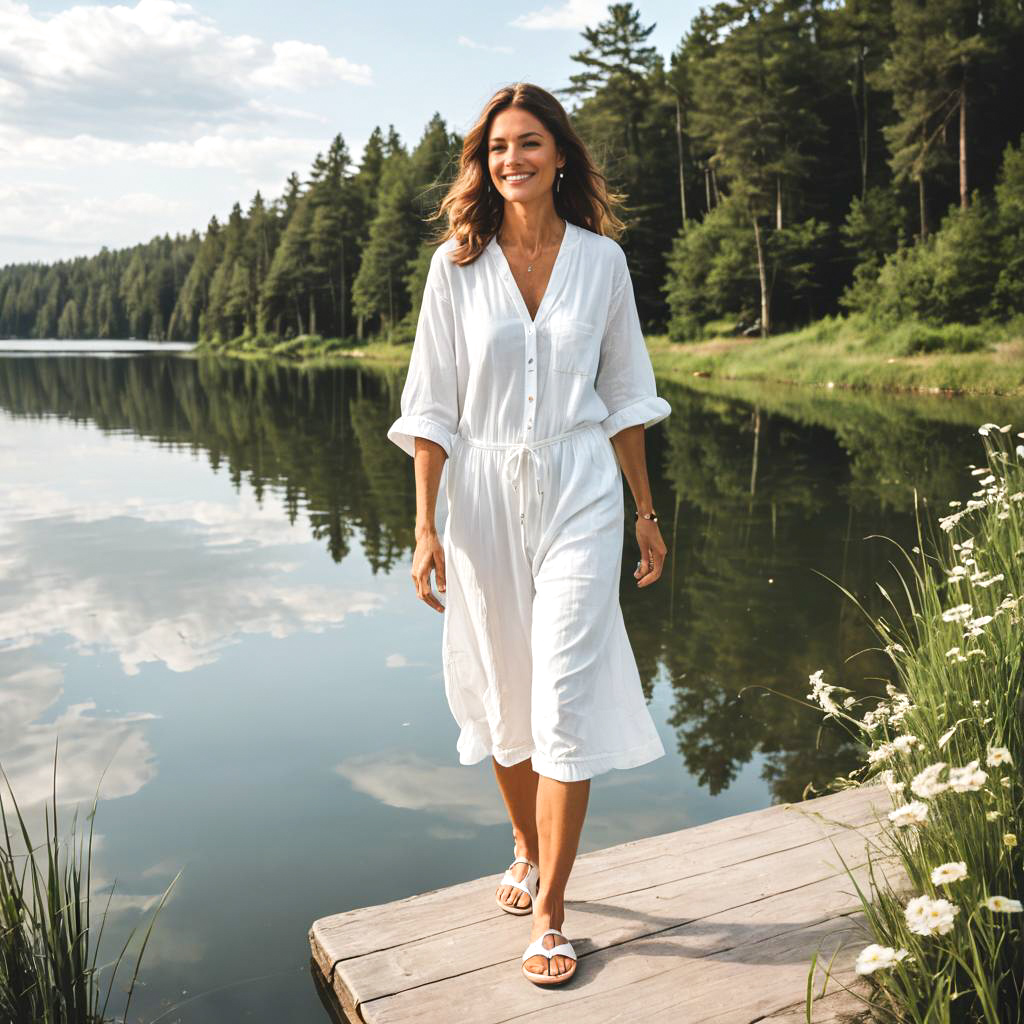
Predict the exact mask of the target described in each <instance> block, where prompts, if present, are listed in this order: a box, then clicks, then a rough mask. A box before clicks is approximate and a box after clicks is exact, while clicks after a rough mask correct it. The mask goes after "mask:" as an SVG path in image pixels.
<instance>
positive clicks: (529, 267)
mask: <svg viewBox="0 0 1024 1024" xmlns="http://www.w3.org/2000/svg"><path fill="white" fill-rule="evenodd" d="M526 272H527V273H528V274H531V273H533V264H532V263H530V264H527V267H526Z"/></svg>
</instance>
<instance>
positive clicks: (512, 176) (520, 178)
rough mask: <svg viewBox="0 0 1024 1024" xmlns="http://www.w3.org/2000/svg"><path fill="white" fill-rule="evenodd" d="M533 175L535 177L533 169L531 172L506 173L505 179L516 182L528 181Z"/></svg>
mask: <svg viewBox="0 0 1024 1024" xmlns="http://www.w3.org/2000/svg"><path fill="white" fill-rule="evenodd" d="M532 177H533V172H532V171H531V172H530V173H529V174H506V175H505V180H506V181H511V182H513V183H515V182H517V181H526V179H527V178H532Z"/></svg>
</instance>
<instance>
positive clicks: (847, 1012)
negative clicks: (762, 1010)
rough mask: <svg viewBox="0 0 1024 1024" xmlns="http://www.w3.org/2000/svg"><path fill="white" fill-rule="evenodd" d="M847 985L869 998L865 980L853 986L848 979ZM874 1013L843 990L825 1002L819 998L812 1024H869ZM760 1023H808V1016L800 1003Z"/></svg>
mask: <svg viewBox="0 0 1024 1024" xmlns="http://www.w3.org/2000/svg"><path fill="white" fill-rule="evenodd" d="M843 984H844V985H845V986H846V987H847V988H849V989H852V990H853V992H859V993H860V995H861V996H862V997H863V998H864V999H866V998H867V993H868V991H869V986H868V985H867V983H866V982H865V981H864V979H863V978H858V979H857V981H855V982H853V983H851V982H850V981H848V980H846V979H844V980H843ZM870 1017H871V1015H870V1013H869V1012H868V1010H867V1008H866V1007H865V1005H864V1003H863V1002H862V1001H861V999H858V998H857V996H856V995H853V994H851V993H850V992H846V991H844V990H843V989H839V991H837V992H832V991H831V986H830V987H829V993H828V995H826V996H824V997H823V998H821V999H815V1000H814V1005H813V1006H812V1007H811V1024H867V1022H868V1021H869V1020H870ZM758 1024H807V1016H806V1013H805V1009H804V1004H803V1002H802V1001H801V1002H799V1003H797V1004H795V1005H793V1006H791V1007H788V1008H787V1009H785V1010H779V1011H778V1012H777V1013H772V1014H770V1015H769V1016H767V1017H763V1018H762V1019H761V1020H760V1021H759V1022H758Z"/></svg>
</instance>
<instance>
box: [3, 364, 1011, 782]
mask: <svg viewBox="0 0 1024 1024" xmlns="http://www.w3.org/2000/svg"><path fill="white" fill-rule="evenodd" d="M403 381H404V373H403V372H402V371H401V370H380V371H378V370H374V369H370V368H367V367H364V366H361V365H354V366H351V367H335V368H316V369H312V368H300V367H295V366H288V365H281V364H271V363H264V362H244V361H236V360H220V359H216V358H203V359H199V360H196V359H191V358H175V357H167V356H165V355H162V354H157V355H146V356H139V357H134V358H122V359H81V358H74V357H51V358H42V359H39V358H32V359H0V408H3V409H4V410H6V411H7V412H8V413H9V414H11V415H14V416H21V417H32V416H53V415H56V416H60V417H66V418H70V419H73V420H81V421H91V422H92V423H95V424H96V425H97V426H99V427H100V428H102V429H104V430H109V431H131V432H133V433H134V434H136V435H139V436H142V437H147V438H150V439H152V440H153V441H155V442H156V443H158V444H167V445H186V446H188V447H190V448H191V449H192V450H193V451H194V452H197V453H205V457H206V459H207V460H208V462H209V464H210V466H211V467H212V468H213V469H215V470H219V469H220V468H221V467H222V466H223V467H226V470H227V473H228V475H229V477H230V479H231V480H232V481H233V482H234V484H235V486H236V488H237V487H240V486H241V484H242V482H243V481H247V482H248V483H249V484H250V486H251V487H252V489H253V491H254V492H255V494H256V495H257V497H258V498H259V499H262V497H263V495H264V494H265V493H266V491H267V489H268V488H273V489H274V490H275V491H276V492H277V493H279V494H281V495H282V496H283V498H284V502H285V507H286V509H287V512H288V516H289V518H290V519H291V520H292V521H293V522H294V521H296V520H297V519H298V518H300V517H301V516H305V517H306V518H307V520H308V522H309V528H310V531H311V534H312V536H314V537H315V538H316V539H317V540H320V541H322V542H323V543H324V545H325V547H326V548H327V550H328V552H329V553H330V556H331V558H332V559H333V560H334V561H335V562H339V563H340V562H341V561H342V560H344V559H345V558H346V557H347V556H348V555H349V554H350V553H351V552H352V551H353V549H354V548H355V547H357V546H358V547H359V549H360V550H361V552H362V554H363V556H364V557H365V558H366V559H367V560H368V562H369V564H370V566H371V567H372V569H373V571H374V572H375V573H376V572H379V573H382V574H386V573H389V572H390V571H391V570H392V569H394V568H395V567H396V566H398V565H399V564H400V563H403V562H405V561H407V559H408V557H409V555H410V553H411V551H412V549H413V547H414V538H413V518H414V512H415V488H414V479H413V473H412V466H411V460H410V459H409V457H408V456H407V455H406V454H405V453H404V452H403V451H401V450H400V449H399V448H398V447H397V446H396V445H394V444H393V443H392V442H391V441H389V440H388V438H387V428H388V426H389V425H390V424H391V422H392V421H393V420H394V418H395V417H396V416H397V415H398V409H399V397H400V394H401V387H402V383H403ZM661 393H662V394H663V395H664V397H666V398H667V399H668V401H669V402H670V403H671V405H672V410H673V411H672V415H671V416H669V417H668V419H666V420H664V421H663V422H662V423H661V424H659V425H658V426H657V427H655V428H653V429H652V430H651V431H649V432H648V435H647V441H648V462H649V466H650V471H651V478H652V484H653V488H654V498H655V508H656V509H657V510H658V512H659V515H660V523H661V526H662V533H663V535H664V536H665V539H666V541H667V543H668V545H669V551H670V559H669V562H668V564H667V565H666V568H665V573H664V576H663V578H662V580H661V581H660V582H659V584H658V586H656V587H654V588H650V589H646V588H645V589H644V590H637V588H636V586H635V583H634V581H633V579H632V566H633V564H634V562H635V557H636V556H635V550H636V549H635V541H634V540H633V531H632V526H633V524H632V515H631V514H629V515H627V520H628V521H627V523H626V524H625V529H626V550H625V552H624V555H623V565H622V580H621V583H622V587H621V594H622V606H623V613H624V615H625V619H626V624H627V628H628V630H629V634H630V638H631V640H632V643H633V648H634V651H635V653H636V658H637V663H638V665H639V668H640V673H641V678H642V680H643V686H644V690H645V693H646V694H647V696H648V697H650V696H651V694H652V692H653V688H654V685H655V681H656V680H658V679H667V680H668V682H669V683H670V685H671V687H672V692H673V703H672V709H671V713H670V718H669V721H670V724H671V726H672V727H673V728H674V729H675V731H676V734H677V738H678V739H677V743H678V749H679V752H680V754H681V755H682V757H683V759H684V761H685V763H686V766H687V769H688V770H689V771H690V772H691V773H692V774H693V775H694V777H695V778H696V779H698V780H699V782H700V783H701V785H704V786H707V788H708V790H709V791H710V792H711V793H712V794H716V793H718V792H720V791H722V790H723V789H726V788H727V787H728V786H729V785H730V784H731V783H732V782H733V780H735V779H736V777H737V775H738V773H739V771H740V770H741V768H742V767H743V765H745V764H746V763H748V762H749V761H750V760H751V759H752V758H754V757H755V756H757V755H761V757H762V760H763V770H762V774H763V776H764V778H765V779H766V780H767V782H768V783H769V785H770V787H771V790H772V793H773V795H774V797H775V798H776V799H778V800H798V799H800V798H801V796H802V794H803V793H804V790H805V787H807V786H808V785H811V786H814V787H816V788H818V789H820V788H822V787H824V785H825V784H826V783H827V782H828V781H829V780H830V779H832V778H833V777H835V776H837V775H841V774H846V773H848V772H849V771H850V770H852V769H853V768H854V767H856V766H857V765H858V764H859V761H860V758H859V755H858V751H857V749H856V748H855V747H854V745H853V743H852V742H851V740H850V739H849V738H848V736H847V735H846V733H845V732H843V731H842V730H840V729H839V728H838V727H836V726H834V725H830V726H826V727H824V728H820V713H818V712H815V711H813V710H811V709H809V708H806V707H802V706H801V705H800V704H799V703H795V702H794V701H799V702H802V701H803V700H804V697H805V694H806V692H807V676H808V675H809V674H810V673H811V672H813V671H815V670H816V669H818V668H822V669H824V670H825V674H826V677H827V678H828V679H829V680H830V681H831V682H834V683H838V684H841V685H845V686H849V687H851V688H852V689H854V690H855V691H857V692H858V693H862V694H866V693H869V692H871V693H877V692H881V688H882V682H881V681H879V679H878V678H875V679H872V678H871V677H880V678H881V680H883V681H884V679H886V678H888V676H889V666H888V663H887V661H886V659H885V658H884V657H882V656H880V655H878V654H877V653H868V654H864V655H861V656H860V657H858V658H857V659H856V660H855V661H852V662H847V660H846V659H847V657H848V656H849V655H850V654H852V653H853V652H855V651H860V650H862V649H864V648H866V647H870V646H871V645H872V644H873V642H874V641H873V635H872V634H871V633H870V631H869V629H868V627H867V623H866V622H865V621H864V620H863V618H862V617H861V615H860V613H859V612H858V611H857V610H856V608H855V607H854V606H853V604H852V603H851V602H850V601H849V600H847V599H846V598H845V597H844V596H843V595H842V594H841V593H840V591H839V590H838V588H837V587H836V586H834V584H833V583H832V582H830V580H834V581H836V582H838V583H841V584H842V585H843V586H845V587H846V588H847V589H849V590H850V591H851V592H852V593H854V594H856V595H858V597H859V598H860V599H861V600H862V601H863V603H864V604H865V605H866V606H867V607H868V608H869V610H870V609H873V608H875V607H877V602H876V596H875V593H876V588H875V582H876V581H880V582H883V583H884V581H885V580H886V579H887V578H889V577H890V576H891V572H892V570H891V567H890V565H889V560H890V559H891V557H892V549H891V547H889V546H888V545H886V544H885V543H884V542H882V541H878V540H875V541H867V540H865V539H864V538H865V537H866V535H868V534H884V535H887V536H889V537H892V538H894V539H896V540H898V541H899V542H901V543H902V544H904V545H905V546H906V547H908V548H909V547H910V546H911V545H912V544H913V543H914V542H915V535H914V517H913V494H914V491H915V490H916V492H917V493H918V495H919V496H920V498H921V500H922V502H924V503H925V504H924V506H923V509H924V516H925V518H926V519H927V518H934V515H933V514H932V512H931V509H932V508H936V510H938V508H939V507H941V508H944V507H945V502H946V501H947V500H949V499H950V498H953V497H961V496H962V494H963V492H965V491H966V490H967V489H968V488H969V485H970V476H969V473H968V470H967V468H966V467H967V464H968V463H969V462H970V461H971V459H972V458H976V457H977V444H976V433H975V430H976V426H977V424H978V423H981V422H984V421H986V420H994V419H997V418H998V419H1000V421H1001V422H1006V421H1008V420H1012V419H1013V417H1012V415H1011V413H1012V411H1013V410H1011V409H1010V408H1009V406H1005V407H1004V406H1000V407H999V409H997V410H995V414H993V405H994V403H993V402H991V401H989V402H986V403H985V404H984V406H982V404H981V403H977V402H974V403H972V402H970V401H968V400H964V401H963V402H957V403H953V402H931V401H928V400H925V399H919V400H913V401H909V402H908V401H897V400H895V399H894V398H893V396H866V395H858V394H849V395H845V394H844V395H839V394H828V395H821V394H815V393H813V392H809V391H807V390H806V389H804V390H802V391H800V390H796V389H785V388H775V389H772V388H768V387H765V386H763V385H758V386H756V387H753V386H747V385H740V384H736V385H733V386H730V387H729V388H728V389H723V388H721V387H706V386H702V388H701V390H695V389H693V388H690V387H685V386H682V385H679V384H673V383H670V382H664V383H663V384H662V385H661ZM1019 421H1020V417H1018V418H1017V420H1016V422H1019ZM626 506H627V509H631V502H630V501H628V500H627V502H626ZM936 514H937V511H936ZM824 577H828V579H826V578H824ZM769 691H777V692H769ZM787 696H788V697H790V698H794V699H793V700H788V699H786V697H787Z"/></svg>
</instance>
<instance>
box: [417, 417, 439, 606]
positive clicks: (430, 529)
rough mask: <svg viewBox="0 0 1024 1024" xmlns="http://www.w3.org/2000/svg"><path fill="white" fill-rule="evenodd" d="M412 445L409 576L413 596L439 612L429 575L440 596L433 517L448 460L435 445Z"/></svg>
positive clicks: (420, 441)
mask: <svg viewBox="0 0 1024 1024" xmlns="http://www.w3.org/2000/svg"><path fill="white" fill-rule="evenodd" d="M415 444H416V453H415V455H414V456H413V459H414V467H415V468H414V472H415V474H416V550H415V552H414V553H413V556H412V571H411V575H412V581H413V585H414V586H415V587H416V596H417V597H419V599H420V600H421V601H425V602H426V603H427V604H429V605H430V607H431V608H435V609H436V610H437V611H439V612H443V611H444V605H443V604H441V602H440V601H439V600H438V599H437V595H436V594H435V593H434V592H433V590H432V589H431V587H430V571H431V569H433V571H434V576H435V578H436V580H437V589H438V590H440V591H441V593H444V590H445V573H444V548H443V547H442V545H441V541H440V538H439V537H438V536H437V529H436V528H435V526H434V516H435V513H436V510H437V492H438V489H439V486H440V482H441V470H442V469H443V468H444V460H445V459H446V458H447V457H448V456H447V455H446V454H445V450H444V448H442V447H441V445H439V444H438V443H437V442H436V441H429V440H427V438H425V437H417V438H416V440H415Z"/></svg>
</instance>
